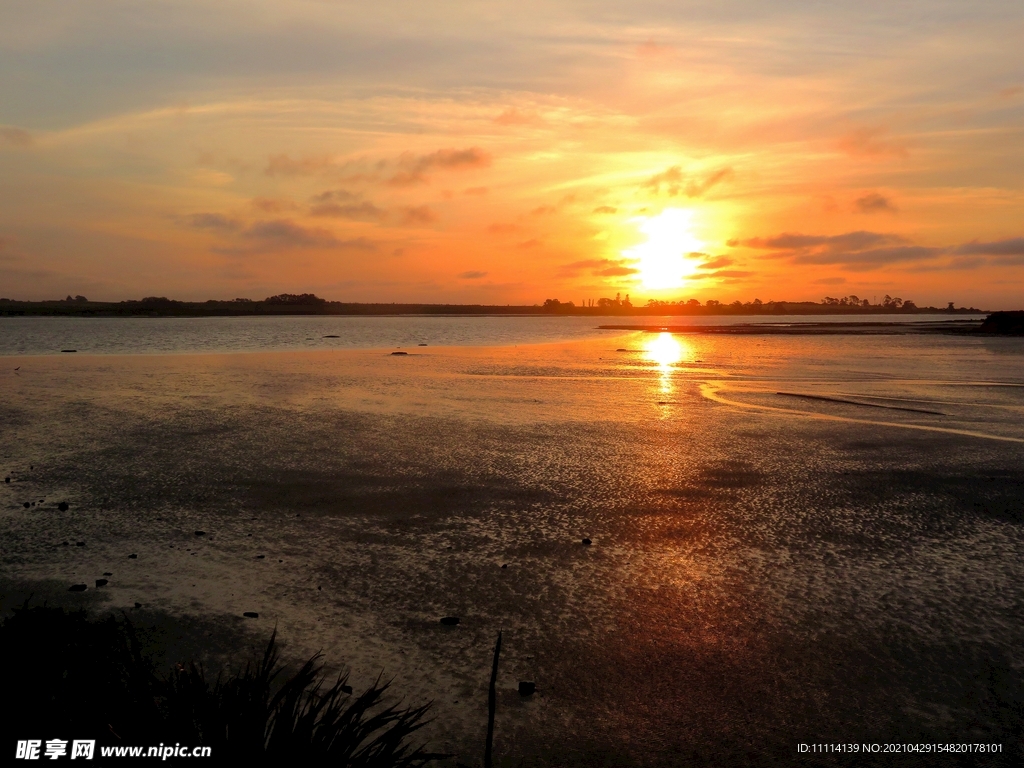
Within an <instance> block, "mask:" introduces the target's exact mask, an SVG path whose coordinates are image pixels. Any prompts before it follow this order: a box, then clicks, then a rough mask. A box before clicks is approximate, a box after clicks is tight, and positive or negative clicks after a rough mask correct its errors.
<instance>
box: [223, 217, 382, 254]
mask: <svg viewBox="0 0 1024 768" xmlns="http://www.w3.org/2000/svg"><path fill="white" fill-rule="evenodd" d="M239 237H241V238H242V239H244V240H245V241H248V242H250V243H251V245H250V246H247V247H245V248H215V249H214V250H215V251H216V252H217V253H225V254H231V255H244V254H249V253H259V252H263V251H271V250H287V249H292V248H331V249H347V250H360V251H374V250H376V249H377V245H376V244H375V243H374V242H373V241H371V240H367V239H366V238H365V237H357V238H353V239H350V240H339V239H338V238H337V237H335V235H334V233H333V232H331V231H330V230H327V229H319V228H312V227H303V226H302V225H300V224H296V223H295V222H294V221H291V220H289V219H273V220H271V221H258V222H256V223H254V224H252V225H251V226H249V227H246V228H245V229H244V230H242V232H240V233H239Z"/></svg>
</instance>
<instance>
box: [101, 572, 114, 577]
mask: <svg viewBox="0 0 1024 768" xmlns="http://www.w3.org/2000/svg"><path fill="white" fill-rule="evenodd" d="M103 575H104V576H113V575H114V574H112V573H111V572H110V571H104V573H103Z"/></svg>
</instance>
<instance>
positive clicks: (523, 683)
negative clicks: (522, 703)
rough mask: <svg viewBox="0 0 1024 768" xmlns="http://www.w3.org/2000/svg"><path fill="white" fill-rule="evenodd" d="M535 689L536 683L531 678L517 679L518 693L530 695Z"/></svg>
mask: <svg viewBox="0 0 1024 768" xmlns="http://www.w3.org/2000/svg"><path fill="white" fill-rule="evenodd" d="M536 691H537V684H536V683H535V682H533V681H532V680H520V681H519V695H520V696H532V695H533V694H534V693H536Z"/></svg>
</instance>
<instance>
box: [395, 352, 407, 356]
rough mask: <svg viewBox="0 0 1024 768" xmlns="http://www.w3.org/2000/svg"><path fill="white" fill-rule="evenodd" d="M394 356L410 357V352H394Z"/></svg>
mask: <svg viewBox="0 0 1024 768" xmlns="http://www.w3.org/2000/svg"><path fill="white" fill-rule="evenodd" d="M391 354H392V355H408V354H409V353H408V352H392V353H391Z"/></svg>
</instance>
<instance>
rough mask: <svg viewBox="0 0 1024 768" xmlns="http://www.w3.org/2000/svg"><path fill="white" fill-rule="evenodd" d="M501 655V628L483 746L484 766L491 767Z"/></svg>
mask: <svg viewBox="0 0 1024 768" xmlns="http://www.w3.org/2000/svg"><path fill="white" fill-rule="evenodd" d="M499 656H501V630H500V629H499V630H498V642H496V643H495V644H494V663H493V664H492V665H491V685H490V688H489V689H488V692H487V746H486V747H485V748H484V768H492V766H493V762H492V758H491V751H492V749H493V747H494V710H495V708H496V707H497V705H498V693H497V690H496V685H497V683H498V657H499Z"/></svg>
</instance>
